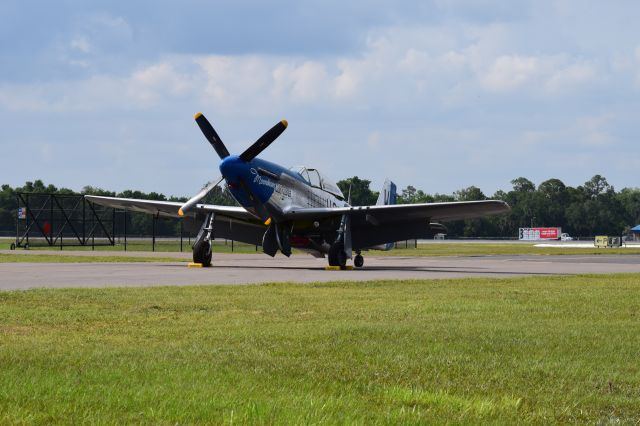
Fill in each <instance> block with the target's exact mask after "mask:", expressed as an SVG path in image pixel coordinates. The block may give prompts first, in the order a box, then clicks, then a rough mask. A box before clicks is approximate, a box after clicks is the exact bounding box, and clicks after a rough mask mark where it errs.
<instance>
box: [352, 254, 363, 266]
mask: <svg viewBox="0 0 640 426" xmlns="http://www.w3.org/2000/svg"><path fill="white" fill-rule="evenodd" d="M363 265H364V257H362V255H360V254H358V255H356V257H354V258H353V266H355V267H356V268H362V266H363Z"/></svg>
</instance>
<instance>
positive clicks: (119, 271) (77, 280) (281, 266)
mask: <svg viewBox="0 0 640 426" xmlns="http://www.w3.org/2000/svg"><path fill="white" fill-rule="evenodd" d="M12 253H18V252H12ZM21 253H26V252H21ZM31 253H34V254H43V253H45V252H43V251H37V252H36V251H32V252H31ZM53 253H55V252H53ZM53 253H52V254H53ZM80 253H84V254H80ZM56 254H60V253H59V252H57V253H56ZM64 254H66V255H71V254H72V255H74V256H75V255H86V256H90V255H97V256H106V255H109V254H107V252H95V253H91V252H73V253H71V252H65V253H64ZM111 254H112V255H113V254H122V253H111ZM25 255H28V254H25ZM127 255H134V254H133V253H127ZM139 255H140V256H145V257H148V256H149V255H151V253H140V254H139ZM155 255H159V256H165V257H180V258H184V259H185V260H184V262H178V261H176V262H169V263H167V262H152V263H97V262H96V263H1V264H0V290H16V289H28V288H41V287H47V288H62V287H144V286H162V285H178V286H180V285H224V284H252V283H267V282H282V281H288V282H296V283H304V282H316V281H323V282H326V281H336V280H350V281H365V280H391V279H396V280H397V279H403V280H404V279H433V278H460V277H513V276H533V275H572V274H607V273H621V272H640V255H559V256H470V257H395V256H365V267H364V268H362V269H355V270H351V271H327V270H325V266H326V265H327V261H326V259H315V258H313V257H311V256H307V255H293V256H291V257H290V258H285V257H284V256H282V255H279V256H276V257H275V258H270V257H268V256H266V255H264V254H255V255H254V254H215V253H214V259H213V267H211V268H188V267H187V262H188V261H189V257H190V256H189V255H188V254H186V253H184V254H180V253H156V254H155Z"/></svg>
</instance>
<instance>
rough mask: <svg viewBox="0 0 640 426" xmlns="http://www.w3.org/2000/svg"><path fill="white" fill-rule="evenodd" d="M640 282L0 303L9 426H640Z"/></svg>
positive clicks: (459, 284) (3, 412)
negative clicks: (450, 425)
mask: <svg viewBox="0 0 640 426" xmlns="http://www.w3.org/2000/svg"><path fill="white" fill-rule="evenodd" d="M639 289H640V275H637V274H636V275H617V276H577V277H576V276H574V277H545V278H539V277H535V278H517V279H500V280H497V279H493V280H489V279H461V280H437V281H413V282H373V283H367V282H363V283H328V284H316V285H294V284H272V285H260V286H239V287H224V286H220V287H181V288H177V287H165V288H126V289H91V290H89V289H74V290H30V291H16V292H3V293H0V318H2V320H1V321H0V365H1V366H2V368H1V369H0V423H3V424H6V423H47V424H48V423H146V424H177V423H180V424H184V423H228V424H231V423H240V424H273V423H275V424H300V423H305V424H310V423H311V424H313V423H329V424H335V423H341V424H345V423H346V424H352V423H356V424H398V423H402V424H425V423H462V424H479V423H500V424H503V423H540V424H548V423H589V424H637V423H638V422H639V421H640V403H639V402H638V401H639V398H640V369H639V367H638V365H639V364H638V356H639V354H640V341H639V339H638V335H640V321H639V318H638V316H639V315H640V291H639Z"/></svg>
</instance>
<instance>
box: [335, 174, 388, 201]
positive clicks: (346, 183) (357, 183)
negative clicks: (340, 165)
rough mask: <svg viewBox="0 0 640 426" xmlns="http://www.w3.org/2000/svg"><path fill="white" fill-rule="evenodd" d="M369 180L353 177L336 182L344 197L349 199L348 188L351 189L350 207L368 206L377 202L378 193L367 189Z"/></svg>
mask: <svg viewBox="0 0 640 426" xmlns="http://www.w3.org/2000/svg"><path fill="white" fill-rule="evenodd" d="M370 184H371V181H370V180H367V179H360V178H359V177H358V176H354V177H351V178H348V179H343V180H340V181H338V182H337V185H338V188H340V191H342V193H343V194H344V196H345V199H346V198H348V197H349V188H351V205H352V206H370V205H373V204H375V203H376V201H377V200H378V193H377V192H375V191H372V190H371V189H370V188H369V185H370Z"/></svg>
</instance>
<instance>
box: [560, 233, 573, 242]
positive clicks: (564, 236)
mask: <svg viewBox="0 0 640 426" xmlns="http://www.w3.org/2000/svg"><path fill="white" fill-rule="evenodd" d="M560 241H573V237H572V236H571V235H569V234H567V233H566V232H563V233H562V234H561V235H560Z"/></svg>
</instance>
